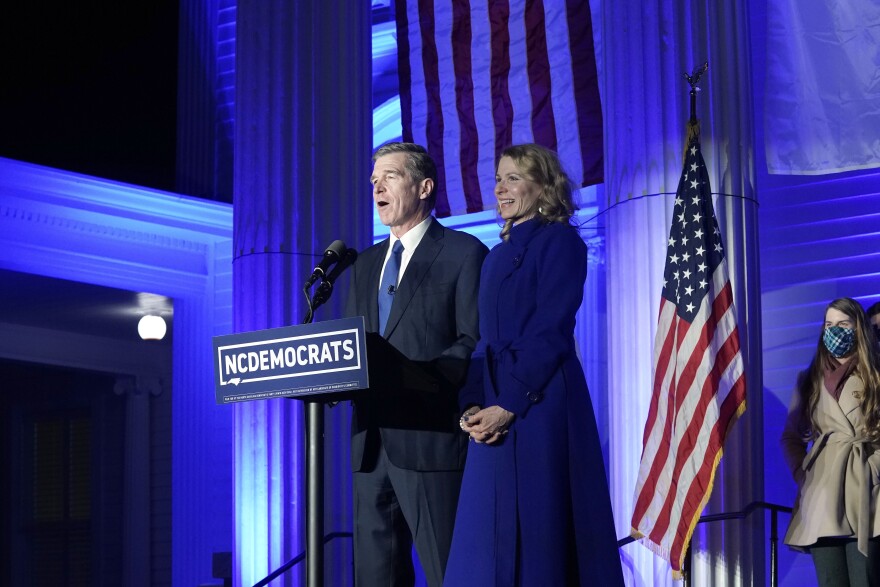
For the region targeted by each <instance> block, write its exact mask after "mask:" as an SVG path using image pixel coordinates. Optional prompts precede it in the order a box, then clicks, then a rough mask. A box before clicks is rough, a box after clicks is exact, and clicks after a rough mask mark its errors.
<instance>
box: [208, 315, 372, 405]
mask: <svg viewBox="0 0 880 587" xmlns="http://www.w3.org/2000/svg"><path fill="white" fill-rule="evenodd" d="M213 340H214V374H215V382H216V396H217V403H218V404H228V403H232V402H241V401H249V400H258V399H269V398H273V397H298V396H307V395H315V394H324V393H338V392H342V391H350V390H355V389H364V388H366V387H368V386H369V378H368V375H367V352H366V342H365V339H364V319H363V318H362V317H360V316H358V317H356V318H344V319H342V320H329V321H326V322H317V323H313V324H301V325H298V326H285V327H283V328H270V329H268V330H256V331H253V332H243V333H240V334H229V335H226V336H215V337H214V339H213Z"/></svg>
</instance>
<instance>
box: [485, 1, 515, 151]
mask: <svg viewBox="0 0 880 587" xmlns="http://www.w3.org/2000/svg"><path fill="white" fill-rule="evenodd" d="M509 21H510V5H509V4H508V3H507V0H497V1H495V2H490V3H489V23H490V26H491V28H492V66H491V72H490V73H491V76H492V80H491V83H492V120H493V122H494V123H495V163H496V164H497V163H498V160H499V159H500V158H501V151H503V150H504V149H506V148H507V147H509V146H510V145H511V144H512V142H513V105H512V104H511V102H510V91H509V89H508V87H507V76H508V74H509V73H510V32H509V31H508V30H507V26H508V22H509Z"/></svg>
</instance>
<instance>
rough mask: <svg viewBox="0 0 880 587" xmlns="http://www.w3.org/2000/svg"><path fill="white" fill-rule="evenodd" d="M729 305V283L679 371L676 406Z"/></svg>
mask: <svg viewBox="0 0 880 587" xmlns="http://www.w3.org/2000/svg"><path fill="white" fill-rule="evenodd" d="M719 271H720V269H719ZM731 303H733V290H732V289H731V287H730V282H728V283H726V284H725V285H724V288H723V289H722V290H721V292H720V293H719V294H718V295H717V296H716V297H715V300H714V301H713V302H712V311H711V314H709V317H708V318H707V319H706V322H705V323H704V324H703V329H702V331H701V332H700V337H699V338H698V339H697V340H698V341H699V346H697V345H695V346H694V349H693V351H691V355H690V357H688V361H687V363H686V364H685V366H684V368H683V369H682V370H681V376H680V377H679V379H678V392H677V394H676V401H677V402H678V405H681V404H682V402H684V398H685V396H686V395H687V392H688V390H689V389H690V388H691V385H692V384H693V382H694V378H695V377H696V376H697V371H698V370H699V368H700V363H702V362H703V354H704V353H705V352H706V349H707V348H708V347H709V343H710V342H711V341H712V339H713V338H714V337H715V329H716V328H718V321H719V320H720V319H721V317H722V316H724V313H725V312H727V309H728V308H729V307H730V304H731ZM682 322H684V321H682ZM681 336H682V338H680V339H679V340H684V338H683V337H684V334H682V335H681ZM679 344H680V343H679Z"/></svg>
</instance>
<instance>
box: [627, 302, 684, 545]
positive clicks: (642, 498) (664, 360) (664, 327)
mask: <svg viewBox="0 0 880 587" xmlns="http://www.w3.org/2000/svg"><path fill="white" fill-rule="evenodd" d="M667 305H671V306H672V307H670V308H667V307H666V306H667ZM664 311H667V312H668V311H671V312H672V315H671V317H670V318H669V320H668V321H667V322H666V323H661V324H660V328H659V329H658V330H657V336H656V337H655V338H659V337H660V335H661V334H662V333H663V332H664V331H665V332H666V336H664V337H663V346H662V347H661V349H660V353H659V354H658V355H657V363H656V366H655V367H654V387H653V389H652V391H651V403H650V405H649V408H648V419H647V422H646V423H645V432H644V434H643V436H642V457H644V454H645V449H646V448H647V446H648V439H649V438H650V437H651V436H652V435H653V434H654V427H655V426H656V425H657V415H658V414H659V410H660V397H661V392H662V391H663V390H662V386H663V381H664V380H665V378H666V372H667V370H668V369H669V368H670V365H673V364H674V361H672V360H671V357H672V356H673V351H674V346H675V332H676V330H677V328H676V325H677V324H678V322H679V318H678V314H677V313H676V311H675V305H674V304H672V302H670V301H669V300H667V299H666V298H660V319H661V320H662V318H663V313H664ZM674 388H675V373H673V374H672V381H671V386H670V389H674ZM668 391H669V390H667V392H668ZM666 399H667V401H666V405H667V406H668V407H669V408H670V409H671V408H673V407H674V406H673V405H672V403H671V401H669V393H667V398H666ZM674 418H675V414H674V413H670V410H667V414H666V422H665V424H664V434H663V436H662V437H661V444H662V446H661V447H660V450H663V459H662V460H661V459H660V458H659V456H658V455H655V456H654V460H653V461H652V463H651V469H650V472H649V473H648V477H647V479H649V480H654V481H656V479H657V476H659V474H660V471H661V470H662V468H663V463H664V462H665V460H666V456H667V455H668V454H669V452H668V448H669V441H668V440H669V435H668V434H667V433H668V432H669V430H670V429H669V426H671V424H670V423H671V422H672V421H674ZM664 449H665V450H664ZM654 489H655V487H654V483H645V484H644V485H643V486H642V489H641V491H640V492H639V495H638V497H637V498H636V504H635V506H634V509H633V517H632V520H633V522H632V526H633V527H634V528H638V527H639V524H641V522H642V518H643V517H644V516H645V513H646V512H647V511H648V507H649V506H650V505H651V497H652V494H653V492H654Z"/></svg>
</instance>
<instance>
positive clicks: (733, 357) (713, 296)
mask: <svg viewBox="0 0 880 587" xmlns="http://www.w3.org/2000/svg"><path fill="white" fill-rule="evenodd" d="M692 124H693V125H694V126H692V127H691V132H690V133H689V136H690V139H689V141H688V145H687V151H686V153H685V163H684V170H683V172H682V175H681V180H680V182H679V184H678V190H677V191H676V197H675V207H674V209H673V219H672V226H671V228H670V231H669V241H668V243H667V249H666V251H667V252H666V269H665V272H664V275H663V280H664V283H663V292H662V297H661V300H660V318H659V321H658V324H657V334H656V336H655V338H654V377H653V379H654V384H653V389H652V394H651V402H650V404H649V408H648V418H647V421H646V422H645V433H644V436H643V439H642V440H643V447H642V460H641V465H640V467H639V476H638V481H637V484H636V490H635V497H634V501H635V504H634V506H633V517H632V534H633V536H634V537H636V538H641V539H642V544H644V545H646V546H648V547H649V548H650V549H651V550H653V551H654V552H656V553H657V554H659V555H660V556H662V557H663V558H664V559H666V560H667V561H669V562H670V563H671V565H672V571H673V576H674V577H676V578H680V577H681V572H682V565H683V563H684V557H685V553H686V551H687V547H688V543H689V542H690V539H691V535H692V533H693V531H694V527H695V526H696V524H697V521H698V520H699V518H700V514H701V512H702V511H703V507H704V506H705V505H706V502H707V501H708V499H709V495H710V494H711V492H712V482H713V480H714V478H715V471H716V469H717V467H718V462H719V461H720V459H721V452H722V446H723V444H724V439H725V438H726V437H727V433H728V431H729V430H730V427H731V426H733V424H734V422H735V421H736V419H737V418H738V417H739V416H740V415H741V414H742V413H743V412H744V411H745V409H746V379H745V373H744V369H743V360H742V354H741V353H740V346H739V330H738V329H737V326H736V313H735V312H734V307H733V289H732V288H731V285H730V280H729V279H728V274H727V264H726V261H725V258H724V246H723V244H722V242H721V232H720V231H719V229H718V221H717V220H716V218H715V211H714V207H713V205H712V190H711V188H710V186H709V173H708V172H707V171H706V164H705V162H704V161H703V155H702V154H701V152H700V142H699V136H698V132H697V127H696V126H695V123H692Z"/></svg>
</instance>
